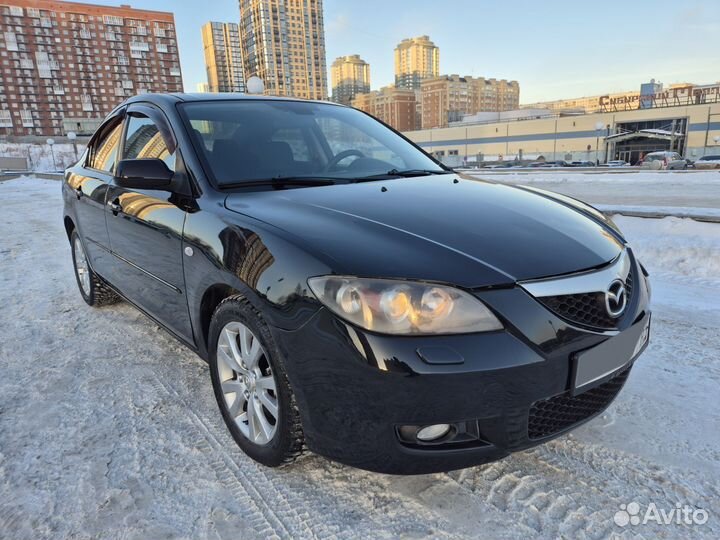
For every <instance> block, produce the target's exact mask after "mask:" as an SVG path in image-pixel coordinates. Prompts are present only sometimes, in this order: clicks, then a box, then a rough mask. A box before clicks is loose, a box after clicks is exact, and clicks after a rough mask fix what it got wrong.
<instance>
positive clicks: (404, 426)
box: [62, 94, 650, 474]
mask: <svg viewBox="0 0 720 540" xmlns="http://www.w3.org/2000/svg"><path fill="white" fill-rule="evenodd" d="M62 192H63V198H64V202H65V211H64V220H65V228H66V230H67V235H68V238H69V240H70V245H71V251H72V256H73V262H74V267H75V273H76V277H77V283H78V286H79V289H80V293H81V295H82V297H83V299H84V300H85V301H86V302H87V303H88V304H90V305H91V306H99V305H103V304H110V303H113V302H116V301H118V300H119V299H121V298H122V299H125V300H127V301H128V302H130V303H131V304H133V305H134V306H136V307H137V308H138V309H140V310H141V311H143V312H144V313H145V314H147V315H148V316H149V317H150V318H152V319H153V320H154V321H156V322H157V323H158V324H159V325H161V326H162V327H164V328H165V329H166V330H167V331H168V332H170V333H171V334H172V335H173V336H175V337H176V338H177V339H178V340H180V341H181V342H183V343H184V344H186V345H187V346H188V347H190V348H191V349H193V350H194V351H196V352H197V354H199V355H200V356H201V357H202V358H204V359H206V360H207V361H208V363H209V365H210V374H211V378H212V385H213V388H214V392H215V397H216V398H217V402H218V405H219V407H220V411H221V413H222V416H223V418H224V420H225V422H226V424H227V426H228V429H229V430H230V432H231V433H232V435H233V437H234V438H235V440H236V441H237V443H238V445H240V447H242V449H243V450H244V451H245V452H246V453H247V454H248V455H250V456H251V457H252V458H254V459H255V460H257V461H259V462H260V463H263V464H265V465H268V466H278V465H281V464H284V463H288V462H290V461H292V460H293V459H294V458H296V457H297V456H298V455H299V454H300V453H301V452H302V451H303V449H304V448H306V447H307V448H308V449H310V450H312V451H314V452H317V453H318V454H322V455H324V456H327V457H329V458H331V459H334V460H337V461H340V462H343V463H347V464H350V465H353V466H356V467H361V468H365V469H369V470H374V471H381V472H389V473H401V474H413V473H425V472H432V471H443V470H451V469H457V468H462V467H468V466H471V465H475V464H479V463H483V462H488V461H492V460H496V459H499V458H501V457H503V456H506V455H507V454H509V453H510V452H513V451H516V450H520V449H523V448H528V447H530V446H533V445H536V444H539V443H541V442H544V441H547V440H549V439H551V438H553V437H556V436H558V435H560V434H562V433H564V432H567V431H568V430H570V429H572V428H574V427H576V426H578V425H580V424H581V423H583V422H585V421H587V420H588V419H590V418H592V417H593V416H595V415H596V414H598V413H600V412H601V411H603V410H604V409H605V408H606V407H607V406H608V405H609V404H610V402H611V401H612V400H613V399H614V398H615V396H616V395H617V394H618V392H619V391H620V389H621V388H622V386H623V384H624V382H625V381H626V379H627V377H628V374H629V372H630V370H631V367H632V365H633V362H634V361H635V360H636V358H637V357H638V356H639V355H640V353H641V352H642V351H643V349H644V348H645V347H646V344H647V342H648V335H649V324H650V310H649V307H648V305H649V296H650V288H649V284H648V281H647V273H646V272H645V270H644V269H643V267H642V265H641V264H640V263H639V262H638V260H637V259H636V257H635V255H634V254H633V252H632V250H631V249H630V247H629V246H628V245H627V244H626V242H625V240H624V239H623V236H622V234H621V233H620V231H618V230H617V228H616V227H615V226H614V224H613V223H612V222H611V221H610V220H609V219H607V218H606V217H605V216H604V215H602V214H601V213H600V212H598V211H596V210H595V209H593V208H592V207H590V206H587V205H585V204H583V203H581V202H579V201H576V200H574V199H570V198H568V197H564V196H561V195H556V194H553V193H548V192H544V191H541V190H536V189H530V188H518V187H511V186H507V185H500V184H495V183H492V182H486V181H481V180H477V179H473V178H466V177H462V176H459V175H458V174H455V173H454V172H453V171H452V170H450V169H448V168H446V167H444V166H443V165H442V164H441V163H439V162H437V161H435V160H434V159H433V158H431V157H430V156H428V155H427V154H426V153H425V152H423V151H422V150H421V149H419V148H418V147H417V146H415V145H414V144H413V143H412V142H410V141H409V140H408V139H406V138H405V137H403V136H402V135H401V134H399V133H397V132H395V131H393V130H392V129H390V128H389V127H388V126H386V125H384V124H382V123H381V122H378V121H377V120H375V119H373V118H372V117H370V116H368V115H366V114H364V113H362V112H360V111H357V110H354V109H351V108H348V107H344V106H340V105H335V104H331V103H321V102H315V101H313V102H309V101H300V100H292V99H280V98H268V97H263V96H242V95H233V94H220V95H209V94H201V95H187V94H173V95H151V94H148V95H141V96H137V97H134V98H131V99H130V100H128V101H127V102H125V103H124V104H122V105H120V106H119V107H117V108H116V109H115V110H114V111H113V112H112V113H111V114H110V116H109V117H108V118H107V119H106V120H105V121H104V123H103V124H102V126H101V127H100V128H99V129H98V131H97V133H96V134H95V135H94V136H93V137H92V139H91V141H90V143H89V145H88V149H87V151H86V152H85V154H84V155H83V156H82V158H81V159H80V161H79V162H78V163H77V164H76V165H74V166H73V167H71V168H70V169H68V170H67V172H66V176H65V181H64V183H63V190H62Z"/></svg>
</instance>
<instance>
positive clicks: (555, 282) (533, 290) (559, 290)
mask: <svg viewBox="0 0 720 540" xmlns="http://www.w3.org/2000/svg"><path fill="white" fill-rule="evenodd" d="M631 266H632V262H631V259H630V254H629V253H628V251H627V250H626V249H623V251H622V252H621V253H620V254H619V255H618V256H617V257H616V258H615V259H614V260H613V261H612V262H611V263H610V264H608V265H607V266H605V267H604V268H602V269H600V270H592V271H590V272H582V273H579V274H572V275H570V276H565V277H555V278H547V279H537V280H528V281H521V282H519V283H518V284H519V285H520V286H521V287H522V288H523V289H525V290H526V291H527V292H528V293H530V294H531V295H532V296H534V297H535V298H544V297H546V296H565V295H570V294H583V293H596V292H602V293H604V292H605V291H606V290H607V288H608V286H609V285H610V283H612V282H613V280H615V279H620V280H622V281H623V282H625V281H626V280H627V277H628V274H629V273H630V268H631Z"/></svg>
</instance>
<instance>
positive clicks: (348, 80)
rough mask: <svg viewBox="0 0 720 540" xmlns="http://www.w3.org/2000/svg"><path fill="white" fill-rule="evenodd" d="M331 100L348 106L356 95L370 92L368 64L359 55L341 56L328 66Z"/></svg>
mask: <svg viewBox="0 0 720 540" xmlns="http://www.w3.org/2000/svg"><path fill="white" fill-rule="evenodd" d="M330 79H331V81H332V99H333V101H334V102H336V103H342V104H343V105H350V103H351V102H352V100H353V98H354V97H355V96H356V95H358V94H365V93H367V92H370V64H368V63H367V62H366V61H365V60H363V59H362V58H360V56H359V55H357V54H353V55H352V56H341V57H339V58H336V59H335V61H334V62H333V63H332V66H330Z"/></svg>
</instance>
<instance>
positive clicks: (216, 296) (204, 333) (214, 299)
mask: <svg viewBox="0 0 720 540" xmlns="http://www.w3.org/2000/svg"><path fill="white" fill-rule="evenodd" d="M237 294H242V292H241V291H239V290H238V289H236V288H235V287H233V286H231V285H228V284H227V283H215V284H213V285H210V286H209V287H208V288H207V289H205V292H203V295H202V298H201V300H200V313H199V319H198V320H199V323H200V328H199V336H198V337H199V338H200V340H201V343H200V344H199V345H200V346H201V347H200V348H201V349H202V350H204V351H206V352H207V350H208V340H209V333H210V322H211V321H212V316H213V313H215V309H216V308H217V307H218V305H219V304H220V302H222V301H223V300H225V299H226V298H228V297H229V296H235V295H237Z"/></svg>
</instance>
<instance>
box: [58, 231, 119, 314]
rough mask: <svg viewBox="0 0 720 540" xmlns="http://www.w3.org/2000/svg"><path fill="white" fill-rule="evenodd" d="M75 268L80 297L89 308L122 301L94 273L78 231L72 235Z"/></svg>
mask: <svg viewBox="0 0 720 540" xmlns="http://www.w3.org/2000/svg"><path fill="white" fill-rule="evenodd" d="M70 245H71V247H72V257H73V267H74V268H75V279H76V280H77V284H78V288H79V289H80V295H81V296H82V297H83V300H85V302H86V303H87V305H89V306H95V307H98V306H107V305H110V304H115V303H117V302H119V301H120V297H119V296H118V295H117V294H116V293H115V291H113V290H112V289H111V288H110V287H109V286H108V285H107V284H106V283H105V282H104V281H103V280H102V279H100V277H99V276H98V275H97V274H96V273H95V272H93V271H92V268H90V264H89V263H88V259H87V255H86V253H85V247H84V246H83V245H82V241H81V240H80V236H79V235H78V233H77V231H73V232H72V234H71V235H70Z"/></svg>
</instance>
